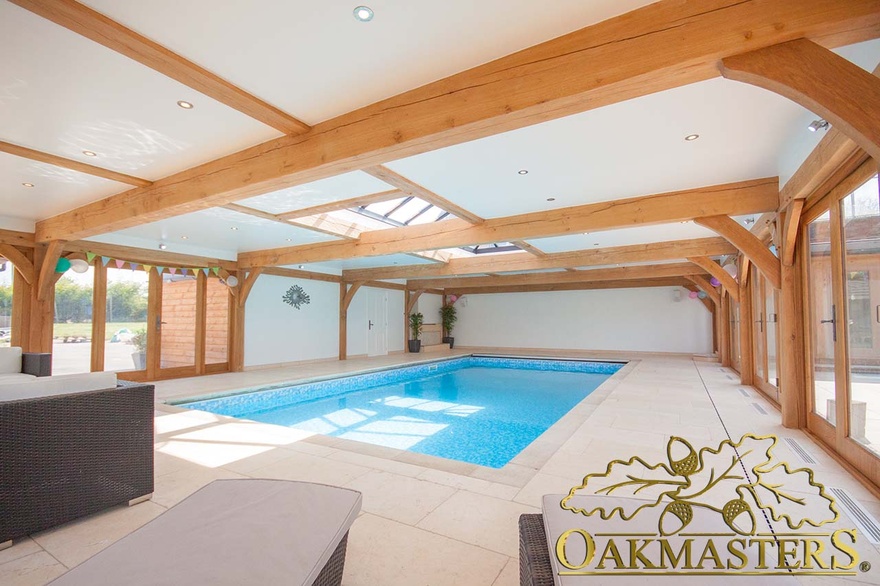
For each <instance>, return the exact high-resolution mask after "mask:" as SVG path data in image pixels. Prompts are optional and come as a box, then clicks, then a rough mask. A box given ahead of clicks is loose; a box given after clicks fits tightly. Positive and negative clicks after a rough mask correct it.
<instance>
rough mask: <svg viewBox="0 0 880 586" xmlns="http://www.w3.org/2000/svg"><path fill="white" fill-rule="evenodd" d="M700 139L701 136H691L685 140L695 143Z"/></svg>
mask: <svg viewBox="0 0 880 586" xmlns="http://www.w3.org/2000/svg"><path fill="white" fill-rule="evenodd" d="M698 138H700V135H699V134H689V135H687V136H686V137H684V139H685V140H686V141H688V142H693V141H695V140H697V139H698Z"/></svg>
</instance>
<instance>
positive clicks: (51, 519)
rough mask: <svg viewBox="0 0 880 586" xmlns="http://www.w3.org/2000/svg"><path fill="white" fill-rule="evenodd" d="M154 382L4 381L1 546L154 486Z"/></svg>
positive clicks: (0, 401) (106, 378) (0, 389)
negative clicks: (149, 383) (151, 383)
mask: <svg viewBox="0 0 880 586" xmlns="http://www.w3.org/2000/svg"><path fill="white" fill-rule="evenodd" d="M154 391H155V389H154V387H153V385H145V384H132V383H125V382H120V383H118V384H117V381H116V375H115V374H114V373H90V374H86V375H68V376H51V377H44V378H38V379H34V380H20V381H19V382H15V383H13V382H5V383H3V384H0V430H2V431H0V462H2V465H0V503H2V509H3V514H2V515H0V544H5V543H7V542H9V541H10V540H12V539H14V538H18V537H23V536H25V535H28V534H31V533H34V532H36V531H41V530H43V529H47V528H49V527H53V526H55V525H60V524H62V523H66V522H68V521H71V520H73V519H76V518H78V517H81V516H84V515H88V514H91V513H95V512H98V511H100V510H103V509H105V508H107V507H111V506H114V505H118V504H122V503H128V502H129V501H132V500H134V499H138V498H140V497H143V496H145V495H149V494H151V493H152V492H153V401H154Z"/></svg>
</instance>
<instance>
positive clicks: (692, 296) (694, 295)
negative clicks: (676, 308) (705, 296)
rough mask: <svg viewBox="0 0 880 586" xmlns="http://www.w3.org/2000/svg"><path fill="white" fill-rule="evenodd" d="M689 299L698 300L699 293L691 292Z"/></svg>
mask: <svg viewBox="0 0 880 586" xmlns="http://www.w3.org/2000/svg"><path fill="white" fill-rule="evenodd" d="M688 297H690V298H691V299H696V298H697V292H696V291H691V292H690V293H688Z"/></svg>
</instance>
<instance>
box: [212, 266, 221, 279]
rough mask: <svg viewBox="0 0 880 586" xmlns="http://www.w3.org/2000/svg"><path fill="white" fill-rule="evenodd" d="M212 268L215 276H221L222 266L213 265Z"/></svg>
mask: <svg viewBox="0 0 880 586" xmlns="http://www.w3.org/2000/svg"><path fill="white" fill-rule="evenodd" d="M211 270H212V271H214V276H215V277H219V276H220V267H211Z"/></svg>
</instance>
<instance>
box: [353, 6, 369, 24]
mask: <svg viewBox="0 0 880 586" xmlns="http://www.w3.org/2000/svg"><path fill="white" fill-rule="evenodd" d="M354 17H355V18H356V19H357V20H358V21H360V22H370V21H371V20H373V9H372V8H370V7H369V6H358V7H357V8H355V9H354Z"/></svg>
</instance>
